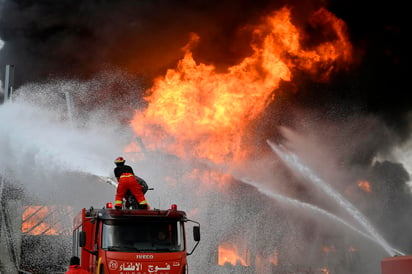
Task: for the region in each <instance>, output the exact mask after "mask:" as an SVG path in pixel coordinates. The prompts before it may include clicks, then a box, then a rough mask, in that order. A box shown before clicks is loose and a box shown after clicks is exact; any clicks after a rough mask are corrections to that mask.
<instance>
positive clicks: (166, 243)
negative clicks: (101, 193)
mask: <svg viewBox="0 0 412 274" xmlns="http://www.w3.org/2000/svg"><path fill="white" fill-rule="evenodd" d="M188 222H191V227H192V228H193V240H194V241H193V248H192V249H191V251H190V252H187V250H186V244H187V243H186V231H185V224H186V223H188ZM199 241H200V224H199V223H198V222H196V221H193V220H189V219H188V218H187V217H186V213H185V212H184V211H181V210H178V209H177V205H175V204H173V205H171V207H170V209H167V210H160V209H114V208H112V203H107V204H106V206H105V207H103V208H102V209H94V208H93V207H92V208H90V209H87V210H86V209H85V208H83V209H82V210H81V211H80V213H79V214H78V215H77V216H76V217H75V218H74V220H73V251H72V252H73V256H78V257H79V258H80V264H81V267H82V268H83V269H85V270H87V271H88V272H89V273H96V274H102V273H104V274H108V273H115V274H149V273H155V274H187V273H189V270H188V262H187V256H188V255H191V254H192V253H193V251H194V250H195V249H196V247H197V245H198V244H199Z"/></svg>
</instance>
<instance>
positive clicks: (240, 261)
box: [218, 243, 248, 266]
mask: <svg viewBox="0 0 412 274" xmlns="http://www.w3.org/2000/svg"><path fill="white" fill-rule="evenodd" d="M226 263H229V264H231V265H243V266H248V263H247V260H246V258H245V257H242V256H240V255H239V251H238V248H237V247H236V245H235V244H233V243H224V244H222V245H220V246H219V249H218V264H219V265H225V264H226Z"/></svg>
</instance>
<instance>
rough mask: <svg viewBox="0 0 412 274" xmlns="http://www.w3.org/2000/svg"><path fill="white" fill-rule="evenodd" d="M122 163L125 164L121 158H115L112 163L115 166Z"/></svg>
mask: <svg viewBox="0 0 412 274" xmlns="http://www.w3.org/2000/svg"><path fill="white" fill-rule="evenodd" d="M124 162H126V160H125V159H124V158H123V157H122V156H120V157H117V158H116V159H115V160H114V163H115V164H124Z"/></svg>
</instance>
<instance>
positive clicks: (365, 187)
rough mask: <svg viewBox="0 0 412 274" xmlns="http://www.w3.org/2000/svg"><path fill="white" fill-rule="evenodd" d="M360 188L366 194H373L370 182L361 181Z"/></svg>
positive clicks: (359, 182)
mask: <svg viewBox="0 0 412 274" xmlns="http://www.w3.org/2000/svg"><path fill="white" fill-rule="evenodd" d="M358 187H359V188H360V189H362V190H364V191H365V192H372V189H371V185H370V184H369V182H368V181H362V180H359V181H358Z"/></svg>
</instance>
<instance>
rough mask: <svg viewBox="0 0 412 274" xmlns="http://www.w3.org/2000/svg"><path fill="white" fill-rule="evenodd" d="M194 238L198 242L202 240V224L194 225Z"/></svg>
mask: <svg viewBox="0 0 412 274" xmlns="http://www.w3.org/2000/svg"><path fill="white" fill-rule="evenodd" d="M193 239H194V240H195V241H196V242H199V241H200V226H194V227H193Z"/></svg>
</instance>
